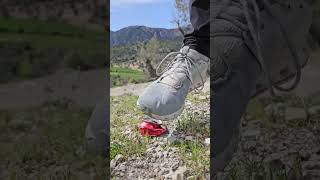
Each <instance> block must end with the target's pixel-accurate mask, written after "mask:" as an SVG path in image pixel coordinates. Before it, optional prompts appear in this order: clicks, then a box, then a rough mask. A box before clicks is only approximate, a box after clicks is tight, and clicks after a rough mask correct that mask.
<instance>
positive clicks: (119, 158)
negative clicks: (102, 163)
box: [114, 154, 124, 163]
mask: <svg viewBox="0 0 320 180" xmlns="http://www.w3.org/2000/svg"><path fill="white" fill-rule="evenodd" d="M123 159H124V158H123V155H121V154H117V155H116V157H115V158H114V160H115V161H116V162H117V163H120V162H121V161H122V160H123Z"/></svg>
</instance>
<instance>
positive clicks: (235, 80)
mask: <svg viewBox="0 0 320 180" xmlns="http://www.w3.org/2000/svg"><path fill="white" fill-rule="evenodd" d="M213 40H214V41H215V42H214V45H213V47H211V49H212V51H213V52H212V53H213V55H212V56H213V59H212V63H218V62H217V61H221V60H222V59H223V61H225V62H226V63H227V64H228V68H227V66H226V69H225V72H224V73H222V74H220V75H218V77H211V83H212V86H211V87H212V91H211V92H212V93H213V94H212V95H211V98H212V99H211V108H212V109H211V123H212V126H211V127H212V130H211V133H213V135H212V137H213V139H212V146H211V161H212V164H211V165H212V168H213V170H214V172H212V174H215V173H216V172H217V171H223V169H224V168H225V166H226V165H227V164H228V163H229V162H230V160H231V159H232V156H233V153H234V152H235V150H236V147H237V144H238V143H237V138H238V135H239V127H240V119H241V116H242V114H243V112H244V111H245V109H246V106H247V104H248V102H249V100H250V98H251V94H252V91H253V90H254V87H255V84H256V81H257V77H258V76H259V73H260V72H259V71H260V67H259V65H258V63H257V61H256V58H255V56H254V55H253V54H252V53H251V52H250V50H249V49H248V48H247V46H246V45H245V43H244V42H243V40H242V39H241V38H235V37H231V36H229V37H228V36H221V37H216V38H214V39H213ZM231 44H232V46H230V45H231ZM213 61H215V62H213ZM212 71H215V69H214V68H213V69H212ZM220 71H221V70H220ZM221 72H223V71H221ZM222 79H223V80H222Z"/></svg>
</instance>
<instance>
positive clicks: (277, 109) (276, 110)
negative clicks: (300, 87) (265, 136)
mask: <svg viewBox="0 0 320 180" xmlns="http://www.w3.org/2000/svg"><path fill="white" fill-rule="evenodd" d="M285 109H286V105H285V104H283V103H275V104H269V105H268V106H267V107H265V108H264V111H265V113H266V114H267V116H269V117H279V116H282V115H283V114H284V112H285Z"/></svg>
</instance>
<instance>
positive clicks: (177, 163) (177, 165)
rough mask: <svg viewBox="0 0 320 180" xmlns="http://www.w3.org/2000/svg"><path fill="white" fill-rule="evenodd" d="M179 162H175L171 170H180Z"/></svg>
mask: <svg viewBox="0 0 320 180" xmlns="http://www.w3.org/2000/svg"><path fill="white" fill-rule="evenodd" d="M179 164H180V163H179V161H177V162H175V163H174V164H173V165H172V166H171V169H172V170H173V171H176V170H177V169H178V167H179Z"/></svg>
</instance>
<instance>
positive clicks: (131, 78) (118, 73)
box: [110, 67, 146, 87]
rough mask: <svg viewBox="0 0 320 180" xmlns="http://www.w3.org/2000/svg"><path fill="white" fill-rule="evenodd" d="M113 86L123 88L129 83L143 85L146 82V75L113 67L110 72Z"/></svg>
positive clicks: (138, 71)
mask: <svg viewBox="0 0 320 180" xmlns="http://www.w3.org/2000/svg"><path fill="white" fill-rule="evenodd" d="M110 78H111V83H112V86H113V87H114V86H122V85H125V84H128V83H134V84H136V83H142V82H145V81H146V78H145V75H144V73H143V72H142V71H140V70H134V69H129V68H120V67H112V68H111V70H110Z"/></svg>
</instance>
